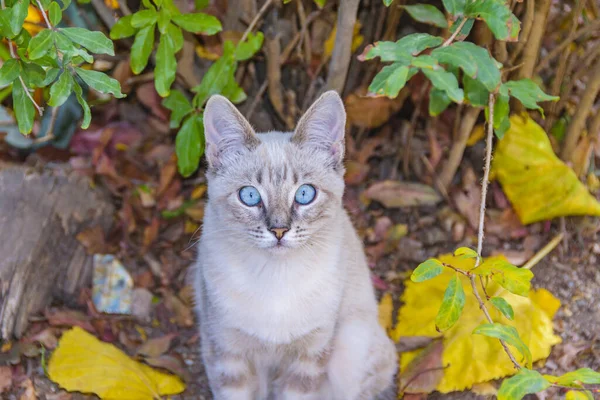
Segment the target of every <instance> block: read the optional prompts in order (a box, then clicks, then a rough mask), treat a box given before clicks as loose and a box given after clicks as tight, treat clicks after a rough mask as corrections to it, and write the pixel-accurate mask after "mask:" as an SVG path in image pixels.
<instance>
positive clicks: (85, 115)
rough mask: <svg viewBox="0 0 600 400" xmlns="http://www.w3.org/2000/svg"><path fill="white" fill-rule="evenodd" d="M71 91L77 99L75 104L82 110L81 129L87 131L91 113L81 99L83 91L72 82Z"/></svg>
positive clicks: (85, 102) (75, 82)
mask: <svg viewBox="0 0 600 400" xmlns="http://www.w3.org/2000/svg"><path fill="white" fill-rule="evenodd" d="M73 91H74V92H75V96H76V97H77V102H78V103H79V105H80V106H81V108H82V109H83V122H81V128H82V129H87V128H88V127H89V126H90V122H91V121H92V112H91V110H90V106H89V105H88V103H87V101H85V99H84V98H83V90H82V89H81V86H79V83H77V81H75V80H73Z"/></svg>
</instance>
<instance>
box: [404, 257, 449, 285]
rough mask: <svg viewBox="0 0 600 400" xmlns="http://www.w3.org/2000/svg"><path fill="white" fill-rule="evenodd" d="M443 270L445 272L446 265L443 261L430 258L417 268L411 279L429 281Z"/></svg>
mask: <svg viewBox="0 0 600 400" xmlns="http://www.w3.org/2000/svg"><path fill="white" fill-rule="evenodd" d="M442 272H444V266H443V265H442V263H441V262H440V261H439V260H436V259H435V258H430V259H429V260H427V261H425V262H424V263H421V264H419V266H418V267H417V268H415V270H414V271H413V273H412V274H411V275H410V280H411V281H413V282H423V281H428V280H429V279H432V278H435V277H436V276H438V275H439V274H441V273H442Z"/></svg>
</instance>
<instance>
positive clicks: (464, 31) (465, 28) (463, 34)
mask: <svg viewBox="0 0 600 400" xmlns="http://www.w3.org/2000/svg"><path fill="white" fill-rule="evenodd" d="M465 18H466V17H458V19H457V20H456V21H454V23H453V24H452V26H451V27H450V33H451V34H453V33H454V32H456V30H457V29H458V27H459V26H460V24H462V22H463V20H464V19H465ZM474 24H475V20H474V19H472V18H468V19H467V22H465V24H464V25H463V27H462V28H461V29H460V33H459V34H458V35H456V39H455V41H457V42H459V41H461V40H463V39H464V38H466V37H467V36H469V33H471V29H473V25H474Z"/></svg>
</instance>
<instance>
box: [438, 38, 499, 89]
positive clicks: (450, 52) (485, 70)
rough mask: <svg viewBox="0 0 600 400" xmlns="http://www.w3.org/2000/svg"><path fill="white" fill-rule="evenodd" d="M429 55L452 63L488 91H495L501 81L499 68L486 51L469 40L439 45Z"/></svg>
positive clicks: (445, 62) (442, 61) (443, 62)
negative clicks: (445, 45)
mask: <svg viewBox="0 0 600 400" xmlns="http://www.w3.org/2000/svg"><path fill="white" fill-rule="evenodd" d="M431 55H432V56H433V57H435V58H437V59H438V61H439V62H440V63H442V64H448V65H452V66H454V67H458V68H460V69H462V70H463V71H464V73H465V74H467V75H469V77H471V78H473V79H476V80H478V81H479V82H481V83H482V84H483V86H485V87H486V89H487V90H488V91H490V92H494V91H496V88H497V87H498V86H499V85H500V83H501V77H500V70H499V69H498V67H497V66H496V62H495V60H494V59H493V58H492V57H491V56H490V54H489V53H488V51H487V50H486V49H484V48H483V47H479V46H477V45H476V44H474V43H471V42H456V43H452V44H451V45H450V46H447V47H439V48H437V49H435V50H433V51H432V52H431Z"/></svg>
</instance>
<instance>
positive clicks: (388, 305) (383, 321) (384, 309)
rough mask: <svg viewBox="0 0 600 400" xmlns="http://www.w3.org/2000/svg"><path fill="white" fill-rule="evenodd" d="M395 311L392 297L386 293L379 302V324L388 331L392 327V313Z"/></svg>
mask: <svg viewBox="0 0 600 400" xmlns="http://www.w3.org/2000/svg"><path fill="white" fill-rule="evenodd" d="M393 311H394V303H393V302H392V295H391V294H390V293H386V294H384V295H383V297H382V298H381V301H380V302H379V324H380V325H381V326H383V329H385V330H386V331H388V330H389V329H390V328H391V327H392V312H393Z"/></svg>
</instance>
